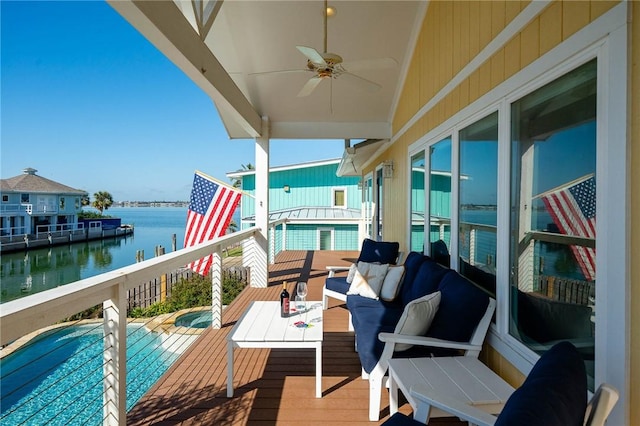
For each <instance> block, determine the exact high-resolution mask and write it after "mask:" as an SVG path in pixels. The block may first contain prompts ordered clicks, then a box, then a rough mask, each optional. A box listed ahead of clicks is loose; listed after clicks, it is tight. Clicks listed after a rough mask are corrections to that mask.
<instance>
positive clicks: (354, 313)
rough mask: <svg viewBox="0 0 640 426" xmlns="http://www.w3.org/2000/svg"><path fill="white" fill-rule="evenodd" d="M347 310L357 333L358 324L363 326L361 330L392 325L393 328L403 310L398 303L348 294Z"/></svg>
mask: <svg viewBox="0 0 640 426" xmlns="http://www.w3.org/2000/svg"><path fill="white" fill-rule="evenodd" d="M347 309H349V312H351V317H352V322H353V326H354V328H355V329H356V331H358V332H359V330H360V327H359V326H360V324H363V325H364V326H365V327H363V328H368V327H374V326H377V325H380V324H383V325H393V326H394V327H395V325H396V324H397V323H398V320H399V319H400V317H401V316H402V311H403V309H404V308H403V307H402V305H400V304H399V303H393V302H384V301H382V300H376V299H370V298H368V297H363V296H358V295H354V294H350V295H348V296H347ZM376 336H377V333H376ZM377 339H378V338H377V337H376V340H377Z"/></svg>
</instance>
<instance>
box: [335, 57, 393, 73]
mask: <svg viewBox="0 0 640 426" xmlns="http://www.w3.org/2000/svg"><path fill="white" fill-rule="evenodd" d="M342 66H343V67H344V68H345V69H347V70H349V71H358V70H371V69H379V70H380V69H391V68H396V67H397V66H398V62H397V61H396V60H395V59H393V58H377V59H363V60H361V61H352V62H345V63H343V64H342Z"/></svg>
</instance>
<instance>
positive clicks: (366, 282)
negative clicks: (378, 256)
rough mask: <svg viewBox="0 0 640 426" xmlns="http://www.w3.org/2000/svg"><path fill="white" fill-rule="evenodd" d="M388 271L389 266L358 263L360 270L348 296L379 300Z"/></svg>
mask: <svg viewBox="0 0 640 426" xmlns="http://www.w3.org/2000/svg"><path fill="white" fill-rule="evenodd" d="M388 269H389V265H388V264H384V265H379V264H376V263H366V262H358V268H357V269H356V272H355V275H354V276H353V281H351V286H349V291H347V294H352V295H356V294H357V295H360V296H362V297H368V298H370V299H377V298H378V295H379V294H380V289H381V288H382V282H383V281H384V277H385V276H386V275H387V270H388Z"/></svg>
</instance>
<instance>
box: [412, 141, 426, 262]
mask: <svg viewBox="0 0 640 426" xmlns="http://www.w3.org/2000/svg"><path fill="white" fill-rule="evenodd" d="M424 158H425V157H424V152H420V153H419V154H416V155H414V156H413V157H411V251H417V252H424V228H425V222H424V219H425V217H424V216H425V215H424V212H425V188H424V169H425V163H424Z"/></svg>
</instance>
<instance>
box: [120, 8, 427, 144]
mask: <svg viewBox="0 0 640 426" xmlns="http://www.w3.org/2000/svg"><path fill="white" fill-rule="evenodd" d="M110 4H111V5H112V6H113V7H114V9H116V10H117V11H118V12H119V13H120V14H121V15H122V16H123V17H125V18H126V19H127V20H128V21H129V22H130V23H131V24H132V25H133V26H134V27H136V28H137V29H138V30H139V31H140V32H141V33H142V34H143V35H144V36H145V37H146V38H147V39H149V40H150V41H151V42H152V43H154V44H155V45H156V47H157V48H158V49H159V50H160V51H162V52H163V53H164V54H165V55H166V56H167V57H168V58H170V59H171V60H172V61H173V62H174V63H176V65H177V66H179V67H180V68H181V69H182V70H183V71H184V72H185V73H186V74H187V75H188V76H190V77H191V78H192V79H193V80H194V82H196V83H197V84H198V85H199V86H200V87H202V89H203V90H204V91H205V92H206V93H207V94H209V96H211V98H212V100H213V101H214V103H215V105H216V107H217V109H218V111H219V113H220V117H221V118H222V121H223V123H224V125H225V128H226V130H227V133H228V135H229V137H230V138H241V139H244V138H254V137H256V136H258V135H259V134H262V133H263V129H262V128H261V127H260V122H261V120H260V117H268V119H269V122H270V133H269V137H270V138H272V139H345V138H351V139H386V138H390V137H391V120H392V118H393V112H394V109H395V104H396V102H397V99H398V97H399V94H400V93H399V91H400V90H401V87H402V83H403V79H404V75H405V70H406V68H407V64H408V61H409V60H410V57H411V54H412V52H413V49H414V47H415V38H416V35H417V34H418V32H419V29H420V25H421V23H422V18H423V17H424V13H425V10H426V5H427V3H426V2H425V1H417V0H410V1H400V0H379V1H378V0H351V1H346V0H331V1H329V6H333V7H334V8H335V9H336V10H337V14H336V15H335V16H333V17H329V18H328V20H327V47H328V49H327V50H328V51H329V52H332V53H336V54H338V55H340V56H342V58H343V60H344V64H345V68H346V69H347V71H350V72H352V73H353V74H356V75H357V76H360V77H362V78H365V79H367V80H370V81H373V82H375V83H377V84H379V85H381V86H382V87H381V88H380V89H379V90H378V91H376V92H373V93H372V92H369V91H367V90H363V89H362V88H361V87H359V86H358V85H354V84H350V81H349V80H350V76H348V75H341V76H339V77H337V78H335V79H324V80H323V81H322V82H321V83H320V84H319V86H318V87H316V89H315V90H314V91H313V92H312V93H311V95H309V96H307V97H297V94H298V92H299V91H300V89H301V88H302V87H303V86H304V84H305V83H306V81H307V80H308V79H309V78H310V77H312V76H313V75H314V74H313V73H311V72H294V73H270V74H259V75H254V73H263V72H268V71H278V70H302V69H305V68H306V62H307V60H306V57H305V56H304V55H303V54H302V53H300V52H299V51H298V49H296V46H297V45H302V46H309V47H313V48H315V49H316V50H317V51H319V52H320V53H322V51H323V44H324V24H323V10H324V1H322V0H321V1H318V0H285V1H270V0H260V1H250V0H226V1H224V2H222V3H221V2H216V1H199V0H196V1H178V0H174V2H171V1H162V0H161V1H150V0H141V1H139V0H133V1H123V0H110ZM207 18H209V26H208V25H207V20H208V19H207ZM380 58H392V59H393V60H394V61H395V62H396V63H397V66H392V67H379V68H376V67H367V66H358V65H363V61H367V60H376V59H380ZM387 62H389V61H387ZM349 63H353V64H354V65H353V67H352V68H349Z"/></svg>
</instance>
